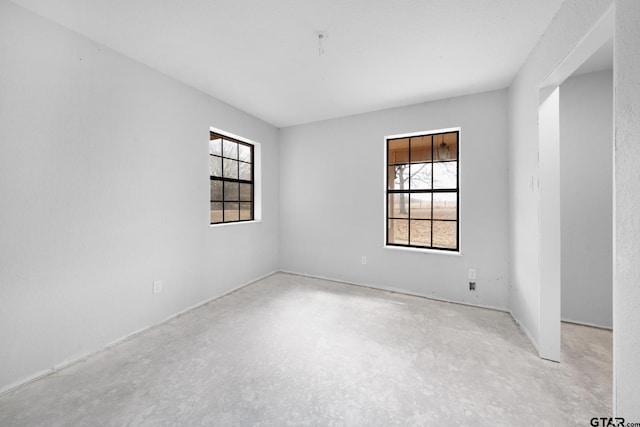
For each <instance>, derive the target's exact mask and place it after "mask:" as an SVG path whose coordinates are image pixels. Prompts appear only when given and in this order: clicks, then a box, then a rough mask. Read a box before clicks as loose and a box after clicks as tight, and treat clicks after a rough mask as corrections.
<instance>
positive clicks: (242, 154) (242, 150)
mask: <svg viewBox="0 0 640 427" xmlns="http://www.w3.org/2000/svg"><path fill="white" fill-rule="evenodd" d="M238 158H239V159H240V160H242V161H243V162H251V147H249V146H248V145H244V144H238Z"/></svg>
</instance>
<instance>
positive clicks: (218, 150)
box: [209, 138, 222, 156]
mask: <svg viewBox="0 0 640 427" xmlns="http://www.w3.org/2000/svg"><path fill="white" fill-rule="evenodd" d="M209 154H215V155H216V156H222V139H220V138H218V139H213V140H210V141H209Z"/></svg>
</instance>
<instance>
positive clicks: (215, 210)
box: [211, 203, 222, 223]
mask: <svg viewBox="0 0 640 427" xmlns="http://www.w3.org/2000/svg"><path fill="white" fill-rule="evenodd" d="M215 222H222V203H211V223H215Z"/></svg>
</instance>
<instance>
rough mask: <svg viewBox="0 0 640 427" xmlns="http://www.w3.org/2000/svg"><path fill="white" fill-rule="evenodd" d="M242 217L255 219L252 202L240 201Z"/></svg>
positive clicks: (243, 218) (242, 218)
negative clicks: (252, 212)
mask: <svg viewBox="0 0 640 427" xmlns="http://www.w3.org/2000/svg"><path fill="white" fill-rule="evenodd" d="M240 219H241V220H250V219H253V216H252V215H251V203H240Z"/></svg>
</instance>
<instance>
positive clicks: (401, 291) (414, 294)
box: [279, 270, 509, 313]
mask: <svg viewBox="0 0 640 427" xmlns="http://www.w3.org/2000/svg"><path fill="white" fill-rule="evenodd" d="M279 272H280V273H285V274H292V275H294V276H301V277H310V278H312V279H320V280H327V281H329V282H336V283H342V284H345V285H351V286H359V287H361V288H369V289H375V290H378V291H386V292H393V293H395V294H402V295H409V296H412V297H418V298H426V299H429V300H433V301H440V302H446V303H449V304H459V305H466V306H468V307H475V308H483V309H486V310H493V311H501V312H503V313H509V310H507V309H506V308H501V307H493V306H489V305H482V304H473V303H469V302H464V301H456V300H450V299H447V298H441V297H436V296H433V295H424V294H420V293H417V292H410V291H407V290H405V289H400V288H391V287H386V286H376V285H371V284H368V283H357V282H350V281H347V280H341V279H335V278H332V277H326V276H318V275H315V274H308V273H299V272H295V271H289V270H280V271H279Z"/></svg>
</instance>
